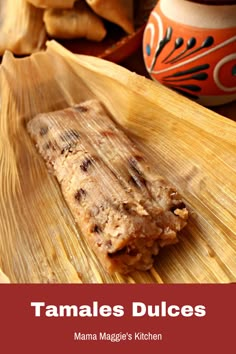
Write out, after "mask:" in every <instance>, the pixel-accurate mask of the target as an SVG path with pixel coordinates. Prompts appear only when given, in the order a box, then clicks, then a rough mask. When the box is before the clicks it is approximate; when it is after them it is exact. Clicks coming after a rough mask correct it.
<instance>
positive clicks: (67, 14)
mask: <svg viewBox="0 0 236 354" xmlns="http://www.w3.org/2000/svg"><path fill="white" fill-rule="evenodd" d="M43 20H44V22H45V26H46V31H47V33H48V34H49V35H50V36H51V37H55V38H66V39H70V38H87V39H89V40H93V41H98V42H99V41H101V40H102V39H103V38H104V37H105V36H106V33H107V32H106V28H105V26H104V24H103V21H102V19H101V18H100V17H99V16H97V15H96V14H95V13H94V12H93V11H92V10H91V9H90V7H89V6H88V5H87V4H86V2H84V1H78V2H77V3H76V4H75V6H74V8H73V9H66V10H65V9H64V10H63V9H47V10H45V12H44V16H43Z"/></svg>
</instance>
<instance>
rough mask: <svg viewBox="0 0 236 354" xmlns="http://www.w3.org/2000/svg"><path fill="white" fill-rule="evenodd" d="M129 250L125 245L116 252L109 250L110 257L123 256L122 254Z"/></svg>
mask: <svg viewBox="0 0 236 354" xmlns="http://www.w3.org/2000/svg"><path fill="white" fill-rule="evenodd" d="M126 252H127V247H126V246H125V247H123V248H121V249H120V250H118V251H116V252H113V253H109V252H108V254H107V255H108V257H110V258H114V257H118V256H121V255H122V254H125V253H126Z"/></svg>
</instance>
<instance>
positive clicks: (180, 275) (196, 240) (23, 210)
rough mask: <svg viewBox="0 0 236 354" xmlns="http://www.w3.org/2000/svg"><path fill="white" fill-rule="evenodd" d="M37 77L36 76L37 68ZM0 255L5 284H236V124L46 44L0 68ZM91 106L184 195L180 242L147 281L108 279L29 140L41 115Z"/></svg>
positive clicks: (114, 68) (141, 276) (142, 277)
mask: <svg viewBox="0 0 236 354" xmlns="http://www.w3.org/2000/svg"><path fill="white" fill-rule="evenodd" d="M42 68H43V69H42ZM0 80H1V81H0V95H1V111H0V254H1V258H2V260H1V265H2V269H3V271H4V272H5V273H6V274H8V275H9V277H10V279H11V281H12V282H18V283H24V282H30V283H36V282H63V283H77V282H83V283H114V282H115V283H156V282H157V283H177V282H183V283H206V282H207V283H228V282H235V281H236V262H235V257H236V237H235V236H236V222H235V221H236V220H235V215H236V210H235V209H236V207H235V192H236V178H235V176H236V174H235V170H236V158H235V151H236V141H235V134H236V124H235V122H233V121H231V120H229V119H226V118H225V117H222V116H220V115H218V114H216V113H213V112H212V111H210V110H208V109H206V108H203V107H201V106H199V105H198V104H197V103H194V102H191V101H190V100H188V99H186V98H184V97H182V96H180V95H178V94H176V93H174V92H172V91H170V90H168V89H167V88H164V87H162V86H160V85H158V84H156V83H154V82H152V81H150V80H148V79H145V78H144V77H140V76H138V75H136V74H134V73H131V72H129V71H128V70H126V69H124V68H122V67H120V66H118V65H115V64H113V63H109V62H107V61H104V60H102V59H98V58H94V57H88V56H81V55H73V54H72V53H70V52H68V51H67V50H66V49H64V48H63V47H62V46H60V45H59V44H57V43H56V42H54V41H52V42H49V43H48V49H47V51H46V52H43V53H36V54H34V55H32V56H31V57H28V58H24V59H15V58H13V56H12V55H11V54H10V53H6V54H5V56H4V58H3V62H2V65H1V69H0ZM94 97H96V98H97V99H99V100H100V101H101V102H102V103H103V104H104V105H105V106H106V108H107V110H108V111H109V112H110V113H111V114H112V115H113V117H114V119H116V120H117V122H118V123H119V124H120V125H121V126H123V127H124V128H125V129H126V130H127V132H128V134H129V135H130V136H131V137H132V138H133V139H134V140H135V142H136V144H138V146H139V147H140V149H142V150H143V151H144V152H145V153H147V155H148V156H149V157H150V158H151V159H152V160H153V162H154V163H155V164H156V165H157V167H158V171H159V173H160V174H162V175H163V176H164V177H166V178H167V179H168V180H169V181H170V182H171V183H172V184H173V185H175V186H176V187H177V189H178V191H179V192H180V193H181V194H182V196H183V198H184V200H185V202H186V204H187V207H188V208H189V209H190V218H189V223H188V226H187V227H186V228H185V229H184V230H183V231H182V234H181V235H180V242H179V243H178V244H176V245H174V246H171V247H169V248H166V249H165V250H164V249H163V250H161V251H160V254H159V255H158V257H157V259H156V262H155V266H154V268H153V269H152V270H151V271H148V272H135V273H132V274H130V275H129V276H123V275H120V274H115V275H113V276H111V275H108V274H107V273H105V272H104V271H103V270H102V269H101V267H100V266H99V264H98V261H97V259H96V257H95V256H94V255H93V253H92V252H91V250H90V248H89V247H88V245H87V244H86V242H85V240H84V238H83V235H81V234H80V230H79V229H78V228H77V226H76V225H75V223H74V220H73V217H72V215H71V213H70V212H69V210H68V207H67V205H66V203H65V201H64V199H63V197H62V194H61V191H60V188H59V185H58V184H57V182H56V180H55V179H54V177H53V176H52V175H50V174H49V173H48V172H47V168H46V166H45V163H44V161H43V160H42V159H41V157H40V156H39V155H38V153H37V151H36V149H35V147H34V146H33V144H32V142H31V139H30V137H29V136H28V134H27V132H26V123H27V122H28V121H29V119H31V118H32V117H33V116H35V115H36V114H38V113H42V112H48V111H53V110H58V109H62V108H65V107H68V106H69V105H73V104H76V103H79V102H81V101H84V100H87V99H91V98H94Z"/></svg>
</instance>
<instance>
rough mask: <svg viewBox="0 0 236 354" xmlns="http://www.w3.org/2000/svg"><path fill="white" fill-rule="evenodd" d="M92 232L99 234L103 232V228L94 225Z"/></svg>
mask: <svg viewBox="0 0 236 354" xmlns="http://www.w3.org/2000/svg"><path fill="white" fill-rule="evenodd" d="M92 232H95V233H97V234H99V233H100V232H102V229H101V228H100V226H98V225H94V226H93V228H92Z"/></svg>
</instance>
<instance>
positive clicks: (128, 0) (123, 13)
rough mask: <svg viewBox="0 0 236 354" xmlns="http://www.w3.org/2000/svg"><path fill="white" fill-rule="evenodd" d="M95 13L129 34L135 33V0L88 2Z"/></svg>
mask: <svg viewBox="0 0 236 354" xmlns="http://www.w3.org/2000/svg"><path fill="white" fill-rule="evenodd" d="M86 2H87V3H88V4H89V6H91V8H92V9H93V11H94V12H95V13H96V14H98V15H99V16H101V17H103V18H105V19H106V20H108V21H111V22H113V23H116V24H117V25H119V26H120V27H122V28H123V29H124V31H126V32H127V33H132V32H134V23H133V0H86Z"/></svg>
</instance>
